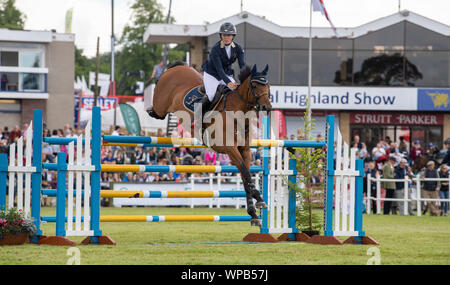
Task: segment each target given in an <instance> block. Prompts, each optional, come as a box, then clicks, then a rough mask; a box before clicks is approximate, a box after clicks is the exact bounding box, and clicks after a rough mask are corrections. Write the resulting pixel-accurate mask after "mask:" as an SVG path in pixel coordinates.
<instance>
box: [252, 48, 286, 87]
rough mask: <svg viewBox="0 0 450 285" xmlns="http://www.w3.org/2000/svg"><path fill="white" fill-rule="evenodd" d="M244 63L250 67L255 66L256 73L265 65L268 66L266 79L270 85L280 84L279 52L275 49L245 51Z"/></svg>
mask: <svg viewBox="0 0 450 285" xmlns="http://www.w3.org/2000/svg"><path fill="white" fill-rule="evenodd" d="M245 52H246V55H245V57H246V63H247V64H248V65H250V66H252V65H253V64H256V65H257V69H258V71H261V70H262V69H263V68H264V66H266V64H268V65H269V73H268V79H269V82H270V84H280V75H281V67H280V58H281V56H280V50H277V49H261V50H260V49H247V50H246V51H245Z"/></svg>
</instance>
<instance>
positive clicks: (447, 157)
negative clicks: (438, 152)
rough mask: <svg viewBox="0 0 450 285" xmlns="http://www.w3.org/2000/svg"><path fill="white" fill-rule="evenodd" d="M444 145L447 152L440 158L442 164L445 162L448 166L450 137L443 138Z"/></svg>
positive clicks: (449, 163) (449, 162) (449, 161)
mask: <svg viewBox="0 0 450 285" xmlns="http://www.w3.org/2000/svg"><path fill="white" fill-rule="evenodd" d="M444 146H445V148H447V153H446V154H445V157H444V160H442V164H447V166H450V138H447V139H446V140H445V142H444Z"/></svg>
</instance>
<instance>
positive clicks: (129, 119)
mask: <svg viewBox="0 0 450 285" xmlns="http://www.w3.org/2000/svg"><path fill="white" fill-rule="evenodd" d="M119 107H120V111H121V112H122V117H123V120H124V122H125V126H126V127H127V131H128V132H129V133H131V134H134V135H136V136H139V135H140V134H141V124H140V122H139V116H138V114H137V112H136V110H135V109H134V108H133V107H132V106H131V105H129V104H119Z"/></svg>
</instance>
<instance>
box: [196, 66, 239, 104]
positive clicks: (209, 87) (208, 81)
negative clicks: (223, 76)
mask: <svg viewBox="0 0 450 285" xmlns="http://www.w3.org/2000/svg"><path fill="white" fill-rule="evenodd" d="M228 78H229V79H230V80H231V82H233V83H235V81H234V78H233V77H232V76H228ZM203 84H204V85H205V91H206V95H207V96H208V99H209V101H210V102H211V101H212V100H213V99H214V95H216V90H217V86H219V85H220V84H223V85H226V84H225V82H224V81H223V80H217V79H216V78H215V77H214V76H212V75H210V74H208V73H206V72H203Z"/></svg>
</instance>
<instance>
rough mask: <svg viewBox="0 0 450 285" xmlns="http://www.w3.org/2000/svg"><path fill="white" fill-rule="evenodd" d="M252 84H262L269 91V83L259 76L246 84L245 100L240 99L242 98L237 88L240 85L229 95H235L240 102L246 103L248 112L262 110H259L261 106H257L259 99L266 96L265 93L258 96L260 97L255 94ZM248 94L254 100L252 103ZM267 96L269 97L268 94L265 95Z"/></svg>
mask: <svg viewBox="0 0 450 285" xmlns="http://www.w3.org/2000/svg"><path fill="white" fill-rule="evenodd" d="M253 82H256V83H260V84H263V85H264V86H266V85H268V86H269V90H270V85H269V82H268V81H267V78H266V77H261V76H260V77H257V78H253V79H250V82H249V83H248V90H247V94H246V95H247V96H246V97H247V100H246V99H244V98H242V96H241V95H240V94H239V88H240V87H241V85H239V86H238V88H237V89H236V90H234V91H233V92H231V93H230V94H233V93H234V94H236V96H237V97H238V98H239V99H240V100H241V101H243V102H244V103H246V104H247V111H249V110H255V111H261V110H262V108H261V105H260V104H259V98H261V97H263V96H265V95H266V94H265V93H263V94H260V95H258V94H256V91H255V87H254V86H253ZM249 93H251V95H252V96H253V98H254V99H255V102H254V103H252V102H250V101H249V97H250V95H249ZM267 96H269V94H267Z"/></svg>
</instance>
